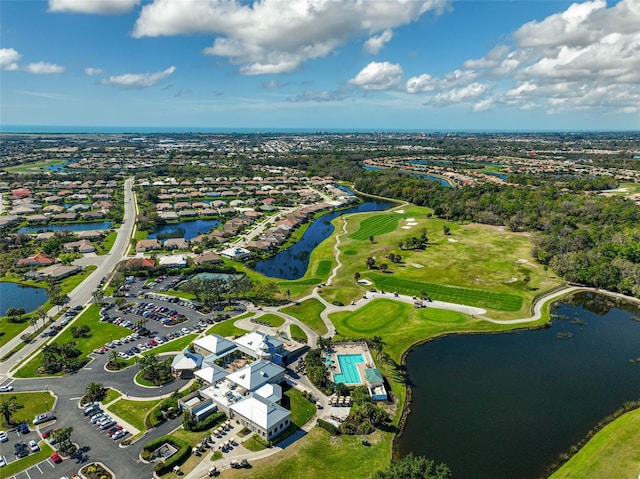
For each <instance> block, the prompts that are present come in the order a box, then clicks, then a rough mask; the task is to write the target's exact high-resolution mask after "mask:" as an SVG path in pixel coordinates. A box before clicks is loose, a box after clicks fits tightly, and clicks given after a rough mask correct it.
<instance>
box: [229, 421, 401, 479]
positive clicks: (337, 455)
mask: <svg viewBox="0 0 640 479" xmlns="http://www.w3.org/2000/svg"><path fill="white" fill-rule="evenodd" d="M367 438H368V440H369V442H370V443H371V445H370V446H368V447H365V446H363V445H362V443H361V441H362V438H361V437H360V436H346V435H343V436H337V437H334V436H331V435H330V434H329V433H327V432H326V431H324V430H322V429H320V428H317V427H316V428H314V429H312V430H311V432H309V434H307V435H306V436H305V437H303V438H302V439H300V440H299V441H296V442H295V443H294V444H293V445H291V446H290V447H288V448H287V450H286V452H285V453H281V454H276V455H274V456H270V457H268V458H266V459H263V460H260V461H255V462H253V463H252V464H251V465H252V466H253V467H252V468H251V469H237V470H226V471H225V472H224V473H223V474H222V475H221V476H219V477H222V478H224V479H228V478H237V479H249V478H250V479H274V478H304V479H326V478H327V477H331V478H332V479H365V478H368V477H371V473H372V472H373V471H377V470H380V469H384V468H386V466H387V465H388V464H389V461H390V459H391V441H392V439H393V434H391V433H382V432H375V433H373V434H371V435H369V436H367ZM329 471H330V472H329Z"/></svg>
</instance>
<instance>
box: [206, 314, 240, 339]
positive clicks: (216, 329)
mask: <svg viewBox="0 0 640 479" xmlns="http://www.w3.org/2000/svg"><path fill="white" fill-rule="evenodd" d="M236 319H237V318H231V319H227V320H226V321H222V322H220V323H218V324H215V325H213V326H211V327H210V328H209V329H208V330H207V334H212V333H215V334H217V335H218V336H223V337H229V336H242V335H243V334H245V333H248V332H249V331H247V330H246V329H241V328H238V327H236V326H235V325H234V324H233V323H234V322H235V321H236Z"/></svg>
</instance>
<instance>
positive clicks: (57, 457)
mask: <svg viewBox="0 0 640 479" xmlns="http://www.w3.org/2000/svg"><path fill="white" fill-rule="evenodd" d="M49 457H50V458H51V460H52V461H53V462H55V463H56V464H60V463H61V462H62V458H61V457H60V454H58V453H57V452H54V453H53V454H51V456H49Z"/></svg>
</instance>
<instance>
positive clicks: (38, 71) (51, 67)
mask: <svg viewBox="0 0 640 479" xmlns="http://www.w3.org/2000/svg"><path fill="white" fill-rule="evenodd" d="M24 70H25V71H26V72H29V73H33V74H35V75H59V74H60V73H63V72H64V70H65V68H64V67H63V66H60V65H56V64H54V63H49V62H37V63H29V64H28V65H27V66H26V67H24Z"/></svg>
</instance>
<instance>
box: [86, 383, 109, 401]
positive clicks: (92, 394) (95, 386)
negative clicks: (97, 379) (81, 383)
mask: <svg viewBox="0 0 640 479" xmlns="http://www.w3.org/2000/svg"><path fill="white" fill-rule="evenodd" d="M104 393H105V389H104V387H103V386H102V384H100V383H89V384H88V385H87V388H86V389H85V396H86V398H87V399H88V400H89V401H97V400H99V399H102V398H103V397H104Z"/></svg>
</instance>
